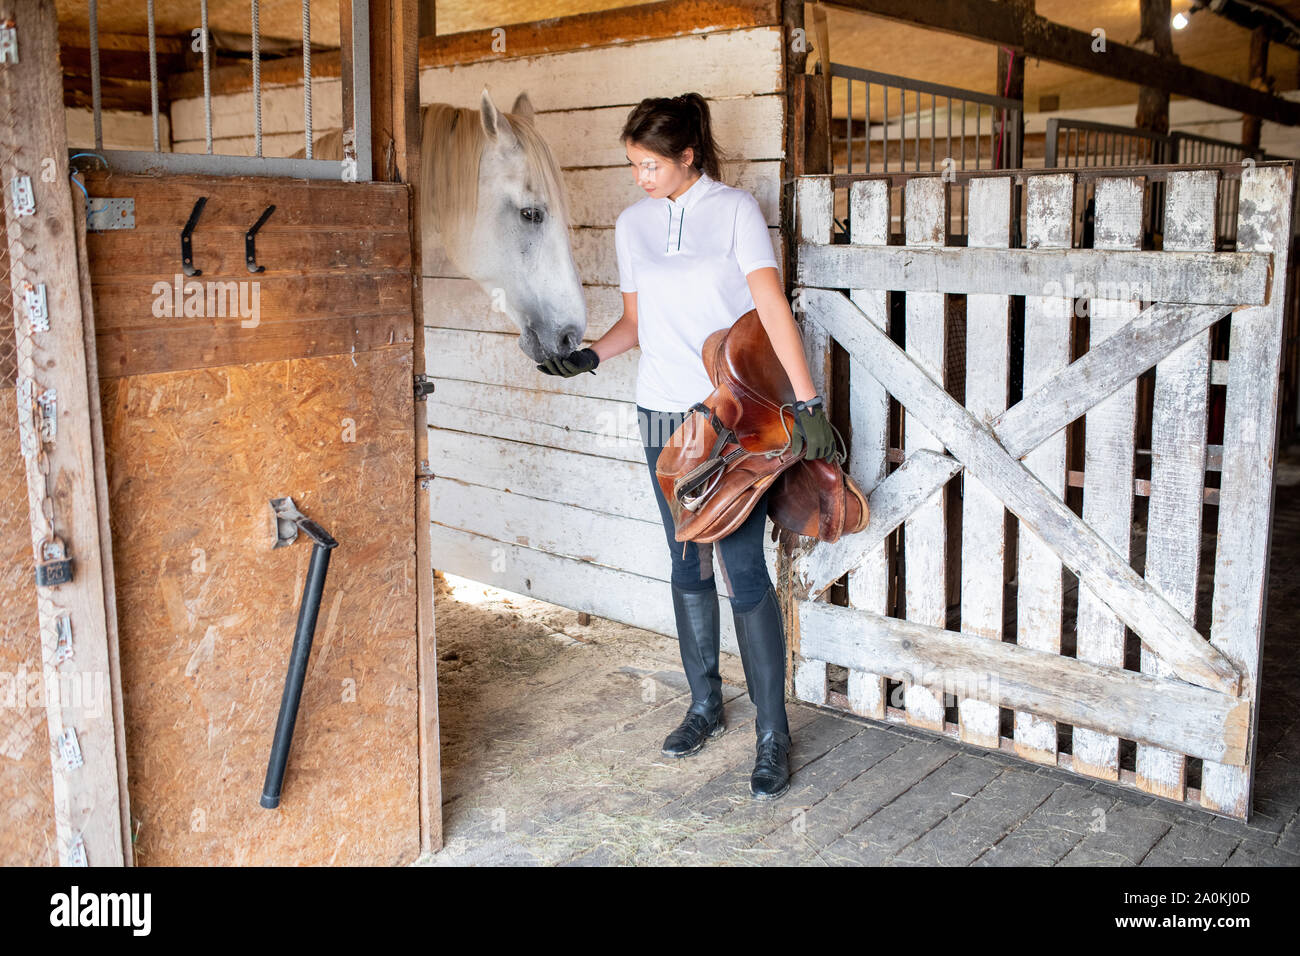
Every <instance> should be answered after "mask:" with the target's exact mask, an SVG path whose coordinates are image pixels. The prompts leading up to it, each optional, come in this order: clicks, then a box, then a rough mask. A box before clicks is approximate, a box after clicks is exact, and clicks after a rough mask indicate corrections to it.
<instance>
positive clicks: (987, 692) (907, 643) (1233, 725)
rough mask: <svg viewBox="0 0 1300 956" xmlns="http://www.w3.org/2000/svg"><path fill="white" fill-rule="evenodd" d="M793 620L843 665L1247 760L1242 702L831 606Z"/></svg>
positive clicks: (812, 606)
mask: <svg viewBox="0 0 1300 956" xmlns="http://www.w3.org/2000/svg"><path fill="white" fill-rule="evenodd" d="M798 614H799V617H800V619H801V620H802V622H803V625H804V627H805V629H806V632H807V635H808V636H807V638H806V640H807V642H808V648H809V650H810V651H812V652H813V653H816V654H817V655H819V656H821V657H824V658H825V659H826V660H828V661H832V662H834V663H836V664H839V665H841V666H844V667H856V668H862V669H866V670H875V671H878V672H880V673H882V674H888V675H890V676H893V677H896V678H899V679H902V678H903V677H905V676H908V675H911V676H912V677H913V679H915V680H919V681H924V682H926V683H927V684H929V685H930V686H933V687H935V688H936V689H939V688H942V687H953V688H956V689H958V690H961V689H966V690H967V692H968V693H971V694H972V695H978V696H979V697H980V698H981V699H983V700H989V701H994V700H996V701H1001V702H1003V704H1004V706H1007V707H1015V708H1017V709H1021V710H1027V709H1032V710H1034V711H1036V712H1039V713H1043V714H1050V715H1052V717H1053V718H1054V719H1057V720H1062V721H1065V722H1066V723H1069V724H1077V723H1078V722H1080V721H1089V722H1091V723H1092V724H1094V725H1095V726H1098V727H1105V728H1108V729H1110V730H1111V731H1112V732H1114V733H1120V734H1123V735H1124V736H1125V737H1128V738H1130V739H1134V740H1146V741H1151V742H1153V743H1159V744H1162V745H1164V746H1166V747H1178V748H1186V749H1185V751H1184V752H1186V753H1197V754H1203V755H1205V757H1206V758H1207V759H1219V760H1222V761H1223V762H1224V763H1225V764H1227V763H1231V762H1232V761H1234V760H1235V761H1238V762H1241V761H1243V760H1245V757H1246V751H1247V749H1248V741H1249V739H1250V727H1249V716H1250V702H1249V701H1246V700H1242V699H1239V698H1236V697H1233V696H1232V695H1230V694H1223V693H1220V692H1218V691H1213V690H1208V689H1206V688H1204V687H1196V686H1195V685H1193V684H1185V683H1183V682H1182V681H1179V680H1167V679H1164V678H1158V677H1152V676H1151V675H1150V674H1139V673H1138V672H1137V671H1127V670H1123V669H1118V668H1113V667H1102V666H1100V665H1098V664H1090V663H1088V662H1087V661H1079V660H1075V659H1074V658H1073V657H1067V656H1065V655H1063V654H1047V653H1044V652H1043V651H1034V650H1029V649H1027V648H1024V647H1020V646H1018V645H1016V644H1011V643H1009V642H1007V641H990V640H987V639H985V638H982V637H978V636H976V635H973V634H965V633H962V632H961V631H949V630H945V629H944V628H938V627H930V626H929V625H927V624H914V623H913V622H911V621H900V620H898V619H897V618H892V617H885V616H884V615H880V614H872V613H871V612H870V611H862V610H857V609H854V608H846V607H836V606H835V605H833V604H823V603H820V602H816V601H799V602H798ZM1152 701H1159V702H1160V706H1159V707H1153V706H1152V705H1151V704H1152ZM1085 782H1086V781H1085Z"/></svg>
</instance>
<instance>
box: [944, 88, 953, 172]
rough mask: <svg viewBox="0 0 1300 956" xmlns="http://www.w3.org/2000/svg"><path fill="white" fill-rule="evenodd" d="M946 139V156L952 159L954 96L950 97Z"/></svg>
mask: <svg viewBox="0 0 1300 956" xmlns="http://www.w3.org/2000/svg"><path fill="white" fill-rule="evenodd" d="M944 129H945V136H946V137H947V138H946V140H945V146H944V158H945V159H952V97H951V96H950V97H948V125H947V126H946V127H945V128H944Z"/></svg>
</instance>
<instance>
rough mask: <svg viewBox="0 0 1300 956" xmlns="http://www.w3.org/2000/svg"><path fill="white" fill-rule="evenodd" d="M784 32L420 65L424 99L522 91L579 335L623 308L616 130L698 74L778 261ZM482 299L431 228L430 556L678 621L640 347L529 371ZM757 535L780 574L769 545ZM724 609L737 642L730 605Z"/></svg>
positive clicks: (507, 328) (620, 615)
mask: <svg viewBox="0 0 1300 956" xmlns="http://www.w3.org/2000/svg"><path fill="white" fill-rule="evenodd" d="M779 37H780V33H779V30H777V29H776V28H770V27H765V28H749V29H737V30H729V31H720V32H715V33H708V34H703V35H697V36H690V35H688V36H678V37H669V38H664V39H656V40H651V41H641V42H636V43H627V44H618V45H613V46H606V47H597V48H594V49H584V50H576V51H572V52H563V53H554V54H548V55H544V56H535V57H527V58H519V59H513V60H504V61H501V60H498V61H493V62H485V63H475V64H470V65H466V66H457V67H448V68H437V69H430V70H426V71H424V72H423V73H422V75H421V83H420V100H421V102H422V103H432V102H449V103H454V104H459V105H472V104H474V103H475V102H476V101H477V98H478V96H479V93H480V91H481V90H482V89H483V86H484V85H485V84H486V85H487V86H488V88H489V90H490V91H491V93H492V95H493V97H494V99H495V100H496V102H497V104H498V105H499V106H501V107H502V108H506V109H508V108H509V105H510V104H511V103H512V102H513V101H514V98H515V97H516V96H517V95H518V94H519V93H520V91H527V93H528V96H529V98H530V99H531V100H532V102H533V105H534V106H535V107H536V109H537V110H538V115H537V126H538V129H539V131H540V132H541V134H542V135H543V137H544V138H545V139H546V141H547V142H548V143H549V144H550V146H551V149H552V150H553V151H554V153H555V156H556V159H557V161H558V162H559V164H560V165H561V167H562V168H563V169H564V171H565V182H566V186H567V188H568V190H569V196H570V204H571V208H572V214H573V227H574V228H573V249H574V258H575V261H576V263H577V267H578V273H579V275H580V276H581V277H582V280H583V284H584V288H585V292H586V299H587V319H588V327H587V339H588V344H590V342H591V341H594V340H595V339H597V338H599V337H600V336H601V335H603V334H604V333H605V332H606V330H608V329H609V328H610V326H612V325H613V324H614V323H615V322H617V321H618V319H619V317H620V316H621V314H622V296H621V294H620V293H619V291H618V264H617V261H616V259H615V254H614V221H615V219H617V217H618V214H619V213H620V212H621V211H622V210H623V209H624V208H625V207H627V206H628V205H630V204H631V203H633V202H636V201H638V200H639V199H640V198H641V197H642V196H643V193H642V191H641V190H640V189H639V188H637V186H636V184H635V182H634V181H633V179H632V176H631V174H630V172H629V171H628V169H629V167H628V166H627V160H626V157H625V155H624V149H623V145H622V143H621V142H620V141H619V138H618V134H619V132H620V130H621V129H622V126H623V123H624V122H625V120H626V118H627V114H628V113H629V112H630V111H631V109H632V108H633V107H634V106H635V105H636V104H637V103H638V102H639V101H640V100H641V99H642V98H644V97H648V96H674V95H677V94H679V93H684V92H687V91H690V90H694V91H697V92H699V93H700V94H702V95H703V96H704V97H705V98H706V99H707V100H708V101H709V104H710V108H711V110H712V116H713V120H714V130H715V135H716V137H717V139H718V141H719V143H720V145H721V147H722V149H723V150H725V151H727V152H728V153H729V154H730V155H731V156H733V157H738V161H737V162H736V163H734V164H733V165H731V166H725V167H724V169H723V179H724V181H726V182H727V183H729V184H730V185H735V186H739V187H741V188H743V189H747V190H749V191H750V192H752V193H753V194H754V196H755V198H757V199H758V202H759V205H760V206H761V207H762V209H763V212H764V213H765V215H766V218H767V222H768V226H769V229H770V231H771V233H770V234H771V237H772V244H773V249H774V250H775V251H776V252H777V258H778V261H780V253H781V240H780V237H779V232H778V224H779V222H780V210H779V195H780V175H781V157H782V115H783V103H782V95H781V83H782V79H781V77H782V71H781V50H780V43H779ZM684 63H690V64H691V69H690V71H684V70H683V69H682V64H684ZM683 84H686V85H683ZM489 306H490V303H489V300H488V298H487V296H486V295H485V294H484V293H483V292H482V291H481V290H480V289H479V288H478V286H477V284H475V283H473V282H472V281H470V280H468V279H464V278H459V277H458V276H457V274H456V273H455V271H454V270H453V269H452V268H451V267H450V266H449V265H448V264H447V262H446V260H445V258H444V257H443V256H442V254H441V251H440V250H439V249H438V248H437V247H436V245H434V244H432V242H429V243H427V244H426V253H425V262H424V320H425V324H426V327H427V332H426V343H427V354H428V365H429V370H430V374H431V375H432V376H433V377H434V378H435V381H436V392H435V393H434V394H433V395H431V396H430V398H429V402H430V407H429V413H430V415H429V417H430V422H431V424H432V428H431V433H430V441H429V453H430V463H431V467H432V469H433V471H434V472H435V473H436V474H437V475H438V478H437V479H436V480H435V481H433V482H432V483H431V494H432V495H433V507H432V509H431V510H432V514H433V515H434V528H433V535H434V546H433V553H434V564H435V566H436V567H438V568H442V569H444V570H447V571H449V572H451V573H454V574H461V575H465V576H468V577H471V578H473V579H475V580H479V581H483V582H486V583H490V584H493V585H496V586H498V587H503V588H506V589H508V590H511V591H515V592H518V593H521V594H529V595H533V596H535V597H538V598H541V599H542V600H545V601H550V602H553V603H555V604H560V605H563V606H566V607H571V608H574V609H578V610H584V611H589V612H591V613H594V614H598V615H600V616H602V617H606V618H610V619H613V620H618V621H623V622H626V623H629V624H633V625H636V626H638V627H643V628H646V629H648V630H653V631H657V632H660V633H664V634H675V633H676V632H675V629H674V623H673V615H672V604H671V600H670V597H669V590H668V584H667V581H668V578H669V572H670V569H671V562H670V557H669V553H668V547H667V542H666V540H665V537H664V532H663V526H662V524H661V523H660V519H659V512H658V510H657V508H656V506H655V502H654V498H653V492H652V489H651V484H650V482H651V478H650V474H649V470H648V469H647V468H646V463H645V456H644V452H643V450H642V448H641V445H640V439H639V434H638V431H637V425H636V419H635V416H636V405H635V401H634V397H635V383H636V364H637V359H638V356H639V352H638V351H637V350H635V349H634V350H632V351H631V352H628V353H625V354H624V355H621V356H618V357H617V358H615V359H612V360H610V361H608V362H606V363H603V364H602V365H601V367H600V369H599V371H598V372H597V374H596V375H581V376H576V377H574V378H572V379H562V380H557V379H555V378H552V377H550V376H546V375H543V374H542V373H540V372H538V371H536V368H535V363H533V362H532V361H531V360H529V359H528V358H527V357H526V356H525V355H524V354H523V353H522V352H521V351H520V350H519V347H518V344H517V333H516V330H515V329H514V327H513V326H512V325H511V324H510V323H509V321H508V320H507V319H506V318H505V317H504V316H502V315H500V314H499V313H495V312H493V311H491V309H490V307H489ZM444 371H445V372H446V374H443V372H444ZM769 528H770V525H769ZM764 540H765V547H766V549H767V558H768V567H769V572H770V573H771V574H772V579H773V581H774V582H775V581H776V575H775V563H776V552H775V545H774V544H772V542H771V541H770V540H767V539H766V538H765V539H764ZM716 567H717V565H716V560H715V573H716ZM719 586H720V588H722V587H723V585H722V580H721V578H719ZM723 593H724V594H725V593H726V592H725V589H724V590H723ZM721 617H722V623H723V643H724V647H728V649H732V650H734V648H735V637H734V632H733V630H732V622H731V616H730V614H729V613H726V612H725V611H724V613H723V614H722V615H721Z"/></svg>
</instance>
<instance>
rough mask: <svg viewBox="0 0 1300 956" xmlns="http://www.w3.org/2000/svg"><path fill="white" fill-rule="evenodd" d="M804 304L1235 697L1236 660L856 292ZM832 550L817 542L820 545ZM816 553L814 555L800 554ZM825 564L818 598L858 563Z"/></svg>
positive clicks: (1091, 583)
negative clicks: (937, 377)
mask: <svg viewBox="0 0 1300 956" xmlns="http://www.w3.org/2000/svg"><path fill="white" fill-rule="evenodd" d="M804 303H805V306H806V307H807V309H808V313H809V314H810V315H811V316H813V317H814V320H815V321H817V322H818V323H819V324H821V325H822V326H823V327H824V328H825V329H826V330H827V332H829V333H830V335H831V336H833V337H834V338H835V339H837V340H838V341H839V342H840V344H841V345H842V346H844V348H845V349H847V350H848V351H849V352H850V353H851V354H853V355H855V356H856V357H857V358H858V360H859V361H861V362H862V364H863V365H864V367H866V368H867V369H868V370H869V371H870V372H871V374H872V375H874V376H875V377H876V378H877V380H878V381H880V383H881V384H882V385H884V386H885V388H886V389H888V391H889V392H890V394H892V395H894V396H895V397H896V398H897V399H898V400H899V401H900V402H902V404H903V405H904V406H905V407H906V408H907V409H908V410H909V411H911V412H912V413H913V414H915V415H917V416H919V417H920V418H921V420H922V421H924V422H925V423H926V427H927V429H928V430H929V431H930V432H931V434H933V435H934V436H935V437H936V438H937V439H938V440H939V441H941V442H942V443H943V444H944V446H945V447H946V448H947V449H948V450H949V451H950V452H951V453H952V454H953V455H954V456H955V457H956V458H957V459H959V460H960V461H961V463H962V465H963V466H964V467H965V468H966V469H967V470H968V471H969V472H970V473H971V474H972V475H974V476H975V477H977V478H979V479H980V481H981V482H983V483H984V485H985V486H986V487H987V488H988V489H989V490H990V491H991V492H993V493H994V494H996V495H997V496H998V497H999V498H1001V499H1002V501H1003V503H1004V504H1005V505H1006V506H1007V508H1009V509H1010V510H1011V511H1012V512H1013V513H1014V514H1015V515H1016V516H1017V517H1018V518H1019V519H1020V521H1021V522H1022V523H1023V524H1024V525H1025V526H1026V527H1027V528H1028V529H1029V530H1031V531H1033V532H1034V533H1035V534H1036V535H1038V537H1039V538H1040V539H1042V540H1043V541H1044V542H1045V543H1047V544H1048V545H1049V546H1050V547H1051V548H1052V549H1053V550H1054V551H1055V552H1056V553H1057V555H1058V556H1059V557H1060V559H1061V561H1062V563H1063V564H1065V565H1066V566H1067V567H1068V568H1070V570H1071V571H1073V572H1074V573H1075V574H1076V575H1078V577H1079V582H1080V584H1082V585H1084V586H1086V587H1088V588H1089V589H1090V590H1092V592H1093V593H1094V594H1096V595H1097V597H1098V598H1100V599H1101V600H1102V601H1103V602H1105V604H1106V605H1107V606H1108V607H1109V608H1110V609H1111V610H1112V611H1113V612H1114V613H1115V615H1116V616H1117V617H1119V619H1120V620H1122V621H1123V622H1124V623H1125V624H1127V625H1128V626H1129V627H1130V628H1132V629H1133V631H1134V633H1136V634H1137V635H1138V637H1139V638H1140V639H1141V640H1142V642H1143V643H1144V644H1146V645H1147V646H1148V647H1150V648H1151V650H1152V651H1154V652H1155V653H1157V654H1159V655H1160V656H1161V657H1162V658H1163V659H1164V660H1165V661H1166V662H1167V663H1168V664H1169V666H1170V667H1171V668H1173V670H1174V672H1175V673H1176V674H1177V675H1178V676H1179V677H1180V678H1182V679H1183V680H1186V681H1188V682H1189V683H1192V684H1197V685H1199V686H1202V687H1209V688H1212V689H1214V690H1220V691H1223V692H1225V693H1229V694H1232V695H1234V696H1236V695H1238V694H1239V693H1240V683H1241V677H1240V673H1239V671H1238V669H1237V668H1236V667H1235V666H1234V665H1233V663H1232V662H1231V661H1229V660H1228V659H1227V658H1226V657H1224V655H1223V654H1222V653H1220V652H1219V651H1218V650H1217V649H1216V648H1215V647H1214V646H1213V645H1212V644H1210V643H1209V642H1208V641H1207V640H1205V639H1204V638H1203V637H1202V636H1201V635H1200V634H1199V633H1198V632H1197V631H1196V630H1195V628H1193V627H1192V626H1191V624H1189V623H1188V622H1187V620H1186V619H1185V618H1184V617H1183V616H1182V615H1181V614H1179V613H1178V611H1177V610H1176V609H1175V608H1174V607H1173V606H1172V605H1170V604H1169V602H1168V601H1166V600H1165V599H1164V598H1163V597H1162V596H1161V595H1160V594H1159V593H1158V592H1156V591H1155V590H1154V589H1153V588H1151V587H1150V586H1149V585H1148V584H1147V583H1146V581H1144V580H1143V579H1142V578H1141V577H1140V576H1139V575H1138V574H1137V573H1136V572H1135V571H1134V570H1133V569H1132V568H1131V567H1130V566H1129V564H1128V562H1127V561H1125V560H1124V559H1123V558H1122V557H1120V556H1119V555H1118V554H1116V553H1115V551H1114V550H1113V549H1112V548H1111V547H1110V546H1109V545H1107V544H1106V542H1105V541H1103V540H1102V539H1101V537H1100V536H1099V535H1098V534H1097V533H1096V532H1095V531H1093V530H1092V529H1091V528H1089V527H1088V526H1087V525H1086V524H1084V523H1083V522H1082V521H1081V520H1080V519H1079V517H1078V516H1077V515H1075V514H1074V512H1073V511H1071V510H1070V509H1069V507H1068V506H1066V504H1065V502H1064V501H1062V500H1061V499H1059V498H1057V497H1056V496H1055V495H1053V494H1052V493H1051V491H1050V490H1049V489H1048V488H1047V486H1046V485H1044V484H1043V482H1042V481H1041V480H1039V479H1038V478H1037V477H1036V476H1035V475H1034V474H1033V473H1032V472H1030V471H1029V470H1028V469H1027V468H1026V467H1025V466H1024V465H1023V464H1022V463H1021V462H1020V461H1018V460H1017V459H1015V458H1013V457H1012V456H1011V454H1010V453H1009V452H1008V451H1007V449H1006V448H1005V447H1003V445H1002V443H1001V442H999V441H998V439H997V438H996V437H995V436H994V434H993V433H992V431H991V430H990V429H989V428H988V427H987V426H985V425H983V424H981V423H980V422H979V421H978V420H977V419H976V418H975V417H974V416H973V415H971V413H970V412H968V411H967V410H966V409H965V408H963V407H962V406H961V405H959V404H958V403H957V402H956V401H954V400H953V398H952V397H951V396H950V395H948V393H947V392H945V391H944V390H943V388H942V387H941V386H940V385H939V384H938V383H937V382H935V381H934V379H932V378H931V377H930V376H929V375H927V374H926V373H925V371H924V370H923V369H921V368H920V367H919V366H918V365H917V364H916V363H915V362H914V361H912V359H911V358H909V357H908V356H907V354H906V353H904V352H903V350H902V349H900V348H899V347H898V346H897V345H896V344H894V342H893V341H892V340H891V339H890V338H889V336H888V334H886V333H885V332H883V331H882V330H880V329H878V328H876V327H875V326H874V325H873V324H872V323H871V322H870V321H869V320H868V319H867V317H866V316H865V315H863V314H862V312H861V310H859V309H858V308H857V306H855V305H854V304H853V303H852V301H850V300H849V298H848V297H847V296H845V295H843V294H842V293H839V292H832V291H828V290H825V289H816V288H808V289H805V290H804ZM881 487H882V488H883V483H882V486H881ZM852 537H856V536H850V539H851V538H852ZM843 540H846V539H842V541H843ZM840 543H841V542H837V543H836V544H837V545H839V544H840ZM822 550H823V549H821V548H818V549H815V552H814V553H818V552H821V551H822ZM839 550H840V551H841V553H842V552H843V551H844V549H842V548H841V549H839ZM811 558H813V555H811V554H810V555H807V556H805V557H804V558H801V559H800V560H801V562H804V561H807V560H808V559H811ZM818 565H819V567H818V568H817V569H816V570H815V571H814V572H813V573H811V574H810V573H809V570H810V569H808V568H806V567H803V568H801V573H802V576H803V577H804V578H805V580H806V581H807V583H808V585H809V595H810V596H811V595H815V594H818V593H820V592H821V591H822V590H825V588H826V587H828V586H829V585H830V583H831V581H833V580H835V578H836V577H838V576H839V574H842V573H844V570H849V568H844V569H843V570H841V571H840V572H839V574H836V575H834V576H832V577H830V578H825V577H824V575H825V574H826V573H827V571H828V570H829V569H827V568H826V567H825V566H824V563H823V562H821V561H818ZM850 567H851V565H850Z"/></svg>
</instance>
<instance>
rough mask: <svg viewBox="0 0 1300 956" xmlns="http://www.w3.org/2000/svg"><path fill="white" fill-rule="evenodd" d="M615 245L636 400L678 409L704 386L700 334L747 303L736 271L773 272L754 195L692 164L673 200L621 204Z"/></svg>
mask: <svg viewBox="0 0 1300 956" xmlns="http://www.w3.org/2000/svg"><path fill="white" fill-rule="evenodd" d="M687 222H689V223H690V225H687ZM614 246H615V249H616V250H617V253H618V278H619V289H620V290H621V291H623V292H635V293H636V294H637V295H636V299H637V338H638V340H639V342H640V345H641V358H640V362H639V364H638V365H637V379H636V403H637V404H638V405H640V406H642V407H643V408H649V409H654V410H656V411H665V412H670V411H671V412H677V411H685V410H686V409H688V408H690V407H691V406H692V405H694V404H695V403H696V402H699V401H702V400H703V399H705V398H707V397H708V395H709V393H710V392H712V391H713V383H712V382H710V381H709V376H708V374H707V373H706V372H705V371H704V361H703V359H701V357H700V350H701V349H702V348H703V347H704V340H705V339H707V338H708V337H709V335H710V334H711V333H713V332H715V331H717V330H718V329H726V328H730V327H731V325H732V324H733V323H734V322H735V321H736V320H737V319H738V318H740V317H741V316H742V315H744V314H745V313H746V312H748V311H749V310H750V309H752V308H754V298H753V296H751V295H750V293H749V284H748V282H747V281H746V279H745V277H746V276H747V275H748V274H749V273H750V272H753V271H754V270H755V269H761V268H764V267H772V268H775V269H777V270H778V272H779V270H780V266H779V265H778V264H777V261H776V255H775V254H774V250H773V248H772V240H771V238H770V236H769V235H768V231H767V223H766V221H765V220H764V219H763V213H762V210H761V209H760V208H759V205H758V200H757V199H755V198H754V197H753V195H752V194H750V193H749V192H747V191H746V190H744V189H738V188H736V187H734V186H728V185H727V184H726V183H721V182H718V181H717V180H716V179H713V178H711V177H710V176H709V175H708V174H707V173H705V172H703V171H701V172H700V176H699V178H698V179H697V180H696V181H695V182H693V183H692V184H691V186H690V188H689V189H687V190H686V192H684V193H682V194H681V196H679V197H678V198H677V199H670V198H668V197H666V196H665V197H662V198H658V199H657V198H655V197H653V196H646V197H645V198H644V199H641V200H639V201H638V202H635V203H633V204H632V205H630V206H628V207H627V208H626V209H624V210H623V211H622V212H621V213H620V214H619V217H618V220H617V221H616V222H615V224H614Z"/></svg>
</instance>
